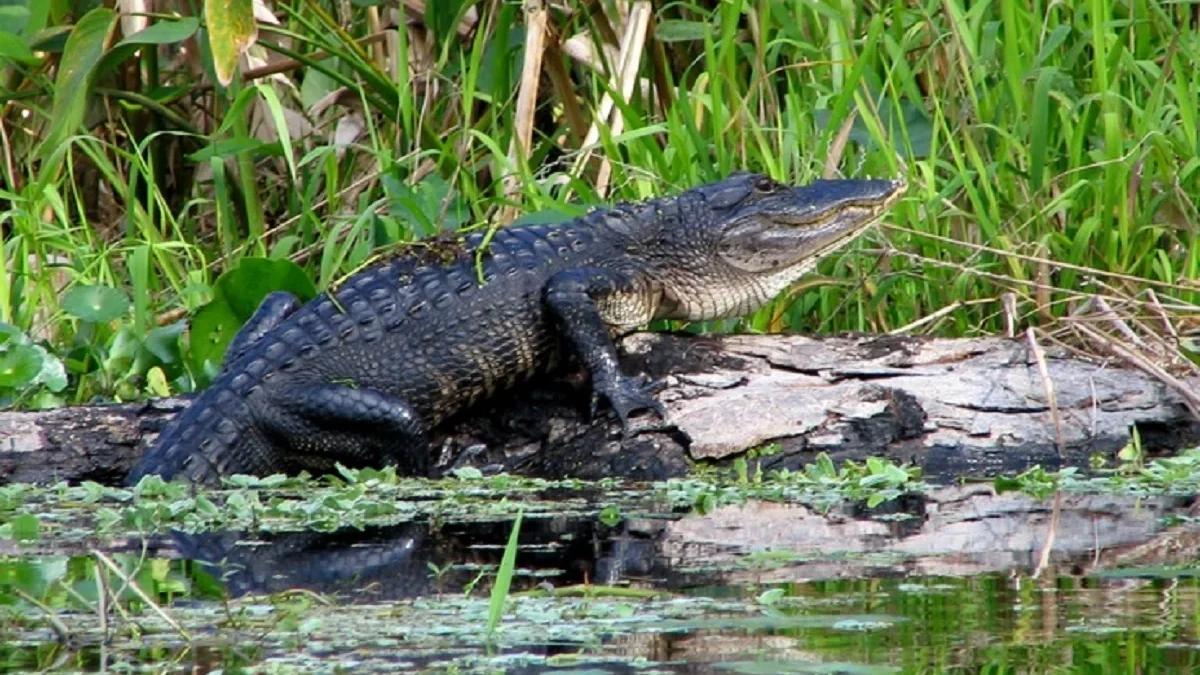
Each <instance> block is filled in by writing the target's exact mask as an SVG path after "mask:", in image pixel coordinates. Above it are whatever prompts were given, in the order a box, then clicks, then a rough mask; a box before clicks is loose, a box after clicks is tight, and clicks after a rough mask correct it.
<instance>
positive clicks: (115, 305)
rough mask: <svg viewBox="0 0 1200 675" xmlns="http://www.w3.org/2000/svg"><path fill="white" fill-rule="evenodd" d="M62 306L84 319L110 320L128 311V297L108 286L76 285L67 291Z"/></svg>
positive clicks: (98, 321) (94, 320)
mask: <svg viewBox="0 0 1200 675" xmlns="http://www.w3.org/2000/svg"><path fill="white" fill-rule="evenodd" d="M62 308H63V309H64V310H66V312H67V313H68V314H70V315H71V316H75V317H78V318H80V319H83V320H84V321H93V322H95V323H103V322H105V321H112V320H113V319H115V318H117V317H119V316H121V315H122V314H124V313H125V312H127V311H129V298H128V297H126V296H125V294H124V293H122V292H121V291H118V290H117V289H115V288H109V287H108V286H76V287H75V288H72V289H71V290H69V291H67V295H66V296H65V297H64V298H63V301H62Z"/></svg>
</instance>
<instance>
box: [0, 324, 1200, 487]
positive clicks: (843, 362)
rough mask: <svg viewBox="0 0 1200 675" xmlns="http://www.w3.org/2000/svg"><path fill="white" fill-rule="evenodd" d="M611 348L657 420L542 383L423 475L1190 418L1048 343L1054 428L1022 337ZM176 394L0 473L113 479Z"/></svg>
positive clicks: (916, 451) (44, 429)
mask: <svg viewBox="0 0 1200 675" xmlns="http://www.w3.org/2000/svg"><path fill="white" fill-rule="evenodd" d="M623 347H624V349H625V351H626V357H625V364H626V368H627V369H628V370H630V371H631V372H633V371H638V370H641V371H644V372H647V373H649V374H651V375H653V376H655V377H661V378H664V381H665V383H666V385H667V387H666V389H665V390H664V391H663V392H662V393H661V398H662V400H663V401H665V402H666V403H667V407H668V410H669V412H670V420H671V422H672V423H673V424H674V425H675V428H673V429H665V430H664V429H656V428H654V427H655V426H656V425H654V424H653V420H650V419H647V420H644V424H645V426H646V427H647V428H646V429H645V430H644V431H642V432H640V433H636V434H634V435H632V436H631V437H630V438H623V437H622V436H621V433H620V431H619V428H618V426H617V425H616V424H615V422H614V421H613V420H612V418H611V415H610V414H607V413H605V414H603V415H602V416H601V417H600V418H599V419H598V420H596V421H595V423H590V422H589V421H588V420H587V419H586V418H585V416H584V415H583V414H582V413H583V411H584V410H585V409H586V403H587V394H586V390H584V389H581V388H579V387H574V388H572V387H570V386H567V385H566V384H564V383H563V382H542V383H537V384H535V385H531V386H529V387H527V388H525V389H524V390H522V391H520V392H516V393H515V394H514V395H513V396H510V397H506V398H505V400H503V401H501V402H498V403H495V404H493V405H491V406H489V407H486V408H482V409H480V410H478V411H476V414H474V415H469V416H464V419H462V420H460V421H458V422H457V423H455V424H452V425H450V428H449V429H447V430H446V431H445V432H444V433H443V434H442V435H439V436H437V437H436V438H435V439H434V440H435V441H436V442H438V443H440V444H441V448H442V461H441V467H442V468H446V467H447V466H453V465H455V463H458V464H463V463H472V464H476V465H487V466H490V467H492V468H499V469H504V470H510V471H517V472H523V473H530V474H535V475H543V476H565V475H571V476H577V477H583V478H595V477H601V476H624V477H630V478H662V477H665V476H672V475H680V474H682V473H684V472H685V471H687V468H688V466H689V465H690V463H691V462H693V461H694V460H697V459H706V460H710V461H719V462H721V461H729V459H730V458H732V457H734V456H736V455H737V454H739V453H740V452H741V451H742V450H745V449H747V448H752V447H759V446H764V445H768V444H771V445H773V446H775V447H773V452H772V453H771V454H769V455H768V456H766V457H764V458H763V459H762V461H763V465H764V467H765V468H780V467H788V468H797V467H799V466H801V465H802V464H803V463H805V462H809V461H811V460H812V459H813V457H814V456H815V455H816V454H817V453H818V452H827V453H829V454H830V455H832V456H833V457H834V458H835V459H840V458H855V459H861V458H862V457H865V456H867V455H883V456H888V457H891V458H893V459H896V460H901V461H907V462H913V463H916V464H918V465H920V466H922V467H924V468H925V470H926V472H927V473H928V474H933V475H938V476H945V475H951V474H970V475H976V476H981V475H991V474H995V473H997V472H1002V471H1017V470H1020V469H1022V468H1024V467H1027V466H1030V465H1032V464H1035V463H1040V464H1043V465H1046V466H1050V467H1058V466H1063V465H1083V464H1086V463H1087V462H1088V460H1089V459H1090V458H1091V457H1092V456H1093V455H1096V454H1099V455H1101V456H1105V457H1110V458H1111V457H1112V456H1113V455H1114V454H1115V453H1116V452H1117V451H1118V450H1120V449H1121V448H1122V447H1124V446H1125V445H1126V444H1127V443H1129V441H1130V437H1131V430H1132V429H1134V428H1135V427H1136V428H1137V430H1138V431H1139V434H1140V437H1141V441H1142V445H1143V448H1144V449H1145V450H1147V451H1148V452H1150V453H1152V454H1166V453H1171V452H1174V451H1177V450H1179V449H1182V448H1185V447H1188V446H1190V445H1195V444H1196V443H1197V442H1198V440H1200V423H1198V422H1197V420H1195V419H1194V418H1192V417H1191V416H1190V415H1189V414H1188V412H1187V411H1186V409H1185V408H1184V406H1183V405H1182V404H1181V402H1180V399H1179V397H1178V396H1177V395H1176V394H1175V393H1173V392H1172V391H1170V390H1168V389H1167V388H1166V387H1164V386H1163V385H1162V384H1160V383H1159V382H1157V381H1155V380H1153V379H1152V378H1150V377H1148V376H1146V375H1145V374H1143V373H1141V372H1140V371H1137V370H1133V369H1130V368H1125V367H1122V366H1121V365H1120V364H1117V363H1111V362H1109V363H1105V362H1100V361H1095V362H1093V361H1088V360H1084V359H1080V358H1077V357H1073V356H1071V355H1069V354H1067V353H1066V351H1065V350H1056V349H1054V348H1049V349H1047V350H1046V358H1047V367H1048V373H1049V376H1050V379H1051V380H1052V381H1053V384H1054V387H1053V390H1054V391H1055V392H1056V397H1057V410H1058V414H1059V418H1060V419H1059V425H1058V426H1057V431H1056V425H1055V424H1054V420H1053V416H1052V414H1051V407H1050V405H1049V403H1048V401H1047V398H1046V396H1047V394H1046V391H1047V388H1046V386H1045V383H1044V382H1043V380H1042V378H1041V375H1040V374H1039V372H1040V371H1039V369H1038V368H1037V367H1036V366H1035V365H1034V363H1033V360H1032V357H1031V355H1030V353H1029V349H1028V346H1027V345H1026V343H1024V342H1022V341H1015V340H1007V339H1001V338H980V339H959V340H941V339H921V338H910V337H888V336H850V337H831V338H808V337H802V336H779V335H775V336H726V337H696V336H684V335H669V334H638V335H634V336H631V337H629V338H627V339H626V340H625V341H624V343H623ZM1186 384H1188V385H1189V386H1192V387H1197V386H1198V385H1200V382H1196V381H1188V382H1186ZM183 404H184V402H183V401H182V400H181V399H164V400H161V401H155V402H152V403H148V404H124V405H104V406H85V407H77V408H66V409H61V410H53V411H45V412H3V413H0V480H4V481H25V482H46V481H52V480H56V479H66V480H72V481H76V480H84V479H87V480H95V481H99V482H104V483H113V482H118V481H119V480H120V478H121V476H123V475H124V473H125V472H126V471H127V470H128V469H129V467H130V466H132V464H133V463H134V461H135V460H136V458H137V457H138V456H139V455H140V453H141V452H142V451H144V449H145V447H146V446H147V445H148V443H149V442H151V441H152V440H153V438H154V437H155V436H156V435H157V432H158V431H159V430H160V429H161V428H162V425H163V424H164V423H165V422H166V420H167V419H168V418H169V417H170V416H171V415H172V414H174V413H175V412H177V411H178V410H179V409H180V408H181V406H182V405H183ZM1057 434H1061V437H1059V436H1058V435H1057Z"/></svg>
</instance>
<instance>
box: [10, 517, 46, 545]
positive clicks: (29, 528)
mask: <svg viewBox="0 0 1200 675" xmlns="http://www.w3.org/2000/svg"><path fill="white" fill-rule="evenodd" d="M9 522H11V523H12V538H13V540H14V541H37V540H38V538H39V537H40V536H41V529H42V524H41V522H39V521H38V518H37V516H35V515H33V514H31V513H22V514H21V515H19V516H16V517H14V518H13V519H12V520H11V521H9Z"/></svg>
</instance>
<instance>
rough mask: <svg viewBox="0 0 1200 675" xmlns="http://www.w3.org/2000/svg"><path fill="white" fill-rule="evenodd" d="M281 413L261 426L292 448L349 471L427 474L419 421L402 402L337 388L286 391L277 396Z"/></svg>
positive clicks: (321, 386) (426, 446) (319, 386)
mask: <svg viewBox="0 0 1200 675" xmlns="http://www.w3.org/2000/svg"><path fill="white" fill-rule="evenodd" d="M278 400H279V401H280V404H281V405H282V406H283V407H284V409H285V411H286V412H284V413H283V414H282V415H281V414H279V412H276V414H275V415H272V416H271V417H270V418H269V419H267V420H265V422H266V425H267V426H268V427H269V428H270V429H271V431H272V432H273V433H275V434H278V435H280V436H282V437H284V438H285V439H287V441H288V443H289V444H291V445H292V446H294V447H296V448H298V449H300V450H301V451H302V452H303V453H305V454H313V455H317V456H321V457H324V458H328V459H329V460H331V461H341V462H342V463H344V464H350V465H354V466H385V465H389V464H391V465H395V466H396V467H397V469H399V470H400V471H401V472H404V473H408V474H416V475H427V474H428V473H429V443H428V441H427V440H426V439H425V430H424V427H423V425H422V423H421V418H420V417H419V416H418V415H417V413H416V412H415V411H414V410H413V409H412V407H411V406H409V405H408V403H407V402H405V401H404V400H403V399H400V398H397V397H395V396H391V395H389V394H385V393H383V392H380V391H377V390H374V389H359V388H355V387H352V386H347V385H342V384H316V385H311V386H310V385H305V386H303V387H292V388H290V389H288V390H287V391H286V392H281V395H280V396H279V399H278Z"/></svg>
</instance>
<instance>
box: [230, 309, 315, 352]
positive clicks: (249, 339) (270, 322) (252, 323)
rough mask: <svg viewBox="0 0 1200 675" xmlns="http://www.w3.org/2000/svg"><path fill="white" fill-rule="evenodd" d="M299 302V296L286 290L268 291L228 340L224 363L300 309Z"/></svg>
mask: <svg viewBox="0 0 1200 675" xmlns="http://www.w3.org/2000/svg"><path fill="white" fill-rule="evenodd" d="M301 304H302V303H301V302H300V298H297V297H296V296H294V295H292V294H291V293H288V292H287V291H275V292H274V293H268V294H267V297H265V298H263V301H262V302H261V303H259V305H258V309H256V310H254V314H252V315H251V316H250V318H249V319H248V320H247V321H246V323H245V324H243V325H242V328H241V330H239V331H238V332H237V335H235V336H233V340H231V341H230V342H229V347H227V348H226V349H225V363H226V364H229V363H233V362H234V361H235V360H236V359H237V357H239V356H241V355H242V353H243V352H245V351H246V350H247V349H249V348H250V347H251V346H252V345H253V344H254V343H255V342H258V340H259V339H260V338H262V336H264V335H266V334H267V333H268V332H269V331H270V330H271V329H272V328H275V327H276V326H278V325H279V324H281V323H283V320H284V319H286V318H288V317H289V316H291V315H292V314H293V313H294V312H295V311H296V310H297V309H300V306H301Z"/></svg>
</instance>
